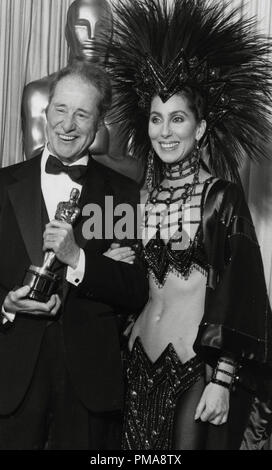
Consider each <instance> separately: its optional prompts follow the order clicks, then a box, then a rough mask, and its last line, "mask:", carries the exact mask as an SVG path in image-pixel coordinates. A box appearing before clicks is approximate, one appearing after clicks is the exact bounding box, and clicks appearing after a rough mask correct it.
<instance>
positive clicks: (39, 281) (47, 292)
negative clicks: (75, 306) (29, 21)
mask: <svg viewBox="0 0 272 470" xmlns="http://www.w3.org/2000/svg"><path fill="white" fill-rule="evenodd" d="M79 196H80V193H79V190H78V189H76V188H74V189H72V191H71V194H70V199H69V201H66V202H59V203H58V206H57V210H56V214H55V219H56V220H62V221H65V222H67V223H69V224H71V225H73V224H74V222H75V220H76V219H77V217H78V215H79V214H80V209H79V207H78V205H77V204H78V199H79ZM55 260H56V255H55V253H54V251H51V250H49V251H46V253H45V256H44V261H43V265H42V266H41V267H38V266H30V267H29V269H28V270H27V272H26V275H25V278H24V281H23V285H24V286H29V287H30V288H31V290H30V292H29V294H28V298H29V299H32V300H37V301H38V302H48V300H49V299H50V297H51V295H52V294H54V293H56V291H57V289H58V284H59V281H60V279H59V277H58V275H56V274H54V272H52V271H51V269H52V266H53V264H54V262H55Z"/></svg>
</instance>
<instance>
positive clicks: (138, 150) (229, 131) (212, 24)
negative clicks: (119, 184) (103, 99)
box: [101, 0, 272, 180]
mask: <svg viewBox="0 0 272 470" xmlns="http://www.w3.org/2000/svg"><path fill="white" fill-rule="evenodd" d="M227 7H228V5H226V4H222V2H218V4H217V5H214V4H211V2H210V1H209V0H173V2H172V3H171V5H170V6H169V5H168V2H167V0H131V1H129V2H128V1H126V0H119V1H118V3H117V5H116V6H115V7H114V17H115V22H114V23H115V24H114V37H113V41H112V43H111V44H110V46H108V42H106V41H105V47H107V48H108V47H109V50H108V57H109V60H108V71H109V73H110V75H111V77H112V80H113V83H114V88H115V91H116V95H117V99H116V102H115V105H114V107H113V111H112V120H113V121H115V122H122V123H123V131H124V133H125V134H126V135H127V136H128V137H129V138H130V142H131V150H132V153H133V154H134V155H135V156H136V157H137V158H140V157H143V158H145V157H146V156H147V154H148V152H149V150H150V148H151V144H150V141H149V138H148V109H149V106H150V102H151V99H152V97H153V96H154V95H156V94H159V95H160V97H161V98H162V100H163V101H166V100H167V99H168V98H169V97H170V96H171V95H173V94H174V93H176V92H177V91H179V90H181V89H182V87H184V86H185V85H189V86H191V87H196V88H197V89H198V90H199V91H200V92H201V94H202V95H203V97H204V98H205V102H206V110H205V118H206V120H207V123H208V131H207V133H206V136H205V139H204V140H205V141H204V144H207V146H208V147H209V149H210V167H211V170H212V171H213V173H214V174H215V175H217V176H220V177H224V178H229V179H234V180H235V179H236V178H237V175H238V166H239V164H240V162H241V161H242V159H243V157H245V156H246V155H247V156H248V157H249V158H251V159H253V160H256V161H259V160H260V159H261V158H262V157H265V156H267V148H268V146H267V143H268V142H269V139H270V138H271V135H272V126H271V110H270V104H271V77H272V74H271V71H272V65H271V63H270V61H269V58H268V57H269V53H271V51H272V48H271V44H272V43H271V40H270V39H267V38H265V37H264V36H262V35H260V34H257V33H256V32H254V30H255V26H256V19H254V18H253V19H249V20H248V19H241V18H240V17H239V15H238V13H239V12H238V9H236V10H232V11H231V12H230V13H229V12H228V11H229V10H228V9H227ZM102 49H103V44H102V46H101V50H102Z"/></svg>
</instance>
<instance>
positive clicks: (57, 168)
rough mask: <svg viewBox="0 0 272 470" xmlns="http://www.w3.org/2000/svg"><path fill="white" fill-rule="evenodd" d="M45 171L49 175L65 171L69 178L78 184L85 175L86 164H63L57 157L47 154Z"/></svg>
mask: <svg viewBox="0 0 272 470" xmlns="http://www.w3.org/2000/svg"><path fill="white" fill-rule="evenodd" d="M45 172H46V173H50V174H51V175H59V174H60V173H66V174H67V175H69V176H70V178H71V180H73V181H75V182H76V183H79V184H80V183H82V180H83V178H84V176H85V175H86V172H87V165H64V164H63V163H62V162H61V161H60V160H59V159H58V158H56V157H53V155H49V157H48V159H47V162H46V165H45Z"/></svg>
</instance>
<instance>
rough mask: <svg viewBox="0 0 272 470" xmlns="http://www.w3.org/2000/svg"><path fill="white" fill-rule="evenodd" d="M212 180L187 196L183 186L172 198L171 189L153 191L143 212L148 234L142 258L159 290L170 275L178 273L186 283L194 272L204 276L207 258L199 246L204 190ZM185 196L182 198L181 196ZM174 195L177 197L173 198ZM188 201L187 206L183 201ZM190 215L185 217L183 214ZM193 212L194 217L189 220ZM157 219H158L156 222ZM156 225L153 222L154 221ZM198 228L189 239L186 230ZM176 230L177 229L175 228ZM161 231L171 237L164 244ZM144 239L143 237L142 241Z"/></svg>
mask: <svg viewBox="0 0 272 470" xmlns="http://www.w3.org/2000/svg"><path fill="white" fill-rule="evenodd" d="M211 180H212V178H209V179H208V180H207V181H206V182H205V183H199V181H198V177H197V183H196V184H194V183H192V184H191V185H189V186H190V187H192V186H193V187H194V193H193V194H189V193H188V191H187V192H186V190H184V186H179V187H177V188H174V189H173V191H172V192H171V197H170V198H168V192H167V191H169V190H170V191H171V188H164V187H163V188H162V187H161V186H159V187H158V188H154V190H153V191H152V193H151V195H150V198H149V200H148V201H147V203H146V208H145V222H144V229H145V230H147V235H148V236H147V237H146V238H147V242H146V244H145V247H144V257H145V260H146V263H147V265H148V271H149V273H150V274H151V276H152V277H153V279H154V280H155V282H156V284H157V285H158V287H162V286H163V285H164V283H165V281H166V279H167V276H168V274H169V273H170V272H172V273H175V274H176V273H178V274H179V276H181V277H183V278H184V279H188V278H189V276H190V274H191V272H192V271H193V269H195V268H196V269H197V270H198V271H200V272H201V273H203V274H205V275H207V264H206V256H205V253H204V247H203V242H202V224H201V219H202V211H203V201H204V196H205V193H206V189H207V186H208V184H209V182H210V181H211ZM184 192H185V193H186V194H185V196H184V198H182V195H183V194H184ZM176 193H177V194H178V196H177V197H175V195H176ZM188 199H190V200H191V203H190V204H185V203H184V201H188ZM187 210H188V211H190V212H189V215H188V216H186V211H187ZM192 210H195V212H196V213H197V216H195V217H194V220H192V219H193V217H192ZM158 217H160V219H159V222H158V220H157V219H158ZM152 218H153V219H155V221H153V219H152ZM186 224H187V225H186ZM196 224H198V228H197V229H196V232H195V235H194V236H193V237H190V236H189V234H188V230H187V232H186V230H184V228H185V227H187V229H189V232H190V230H192V226H193V225H196ZM176 226H177V228H176ZM163 230H164V231H165V230H166V231H167V233H169V234H170V236H169V239H168V240H167V241H166V240H164V239H163V237H162V233H163ZM143 238H144V237H143Z"/></svg>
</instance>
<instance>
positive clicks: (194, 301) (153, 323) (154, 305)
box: [129, 269, 207, 363]
mask: <svg viewBox="0 0 272 470" xmlns="http://www.w3.org/2000/svg"><path fill="white" fill-rule="evenodd" d="M206 281H207V279H206V277H205V275H204V274H202V273H201V272H200V271H198V270H196V269H193V271H192V272H191V274H190V276H189V278H188V279H187V280H186V279H185V278H182V277H179V276H177V275H176V274H175V273H169V274H168V276H167V279H166V282H165V284H164V285H163V286H162V287H158V286H157V284H156V283H155V281H154V279H153V277H152V276H150V279H149V285H150V294H149V300H148V303H147V304H146V306H145V308H144V310H143V312H142V313H141V314H140V316H139V317H138V319H137V321H136V323H135V325H134V327H133V330H132V333H131V336H130V340H129V349H132V347H133V344H134V341H135V339H136V337H137V336H139V337H140V339H141V342H142V344H143V347H144V349H145V351H146V353H147V355H148V356H149V358H150V360H151V361H152V362H154V361H156V359H158V357H159V356H160V354H161V353H162V352H163V351H164V349H165V348H166V346H167V345H168V344H169V343H172V344H173V346H174V348H175V350H176V352H177V354H178V356H179V358H180V360H181V362H183V363H184V362H186V361H188V360H189V359H191V358H192V357H193V356H195V352H194V350H193V344H194V341H195V339H196V336H197V332H198V327H199V324H200V321H201V319H202V317H203V312H204V300H205V291H206Z"/></svg>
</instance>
